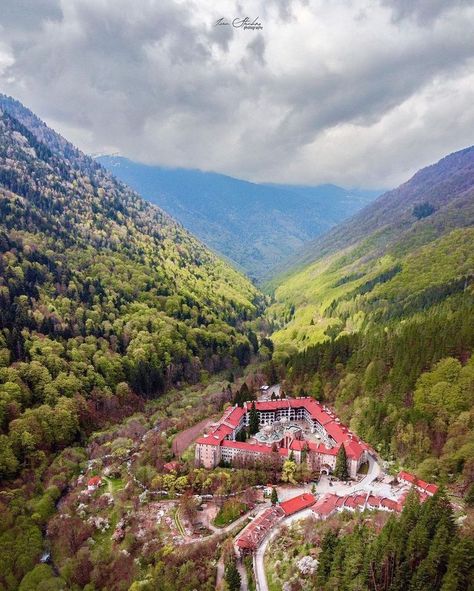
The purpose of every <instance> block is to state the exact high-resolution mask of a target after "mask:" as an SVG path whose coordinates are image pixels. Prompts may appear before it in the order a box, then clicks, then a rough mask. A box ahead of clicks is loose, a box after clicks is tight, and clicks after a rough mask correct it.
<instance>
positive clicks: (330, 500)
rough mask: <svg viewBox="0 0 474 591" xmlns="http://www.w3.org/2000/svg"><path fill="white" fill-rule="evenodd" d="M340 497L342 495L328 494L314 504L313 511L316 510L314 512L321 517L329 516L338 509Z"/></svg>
mask: <svg viewBox="0 0 474 591" xmlns="http://www.w3.org/2000/svg"><path fill="white" fill-rule="evenodd" d="M339 498H340V497H338V496H337V495H334V494H326V495H324V496H323V497H322V498H321V499H319V500H318V501H317V503H316V504H315V505H313V507H312V508H311V511H314V513H316V515H319V516H320V517H327V516H328V515H331V513H333V512H334V511H335V510H336V505H337V501H338V500H339Z"/></svg>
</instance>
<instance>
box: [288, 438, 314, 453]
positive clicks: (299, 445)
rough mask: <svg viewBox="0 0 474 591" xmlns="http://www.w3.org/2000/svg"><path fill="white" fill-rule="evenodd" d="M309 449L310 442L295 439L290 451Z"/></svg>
mask: <svg viewBox="0 0 474 591" xmlns="http://www.w3.org/2000/svg"><path fill="white" fill-rule="evenodd" d="M308 448H309V445H308V442H307V441H305V440H304V439H293V441H292V442H291V443H290V449H292V450H294V451H303V450H305V449H308Z"/></svg>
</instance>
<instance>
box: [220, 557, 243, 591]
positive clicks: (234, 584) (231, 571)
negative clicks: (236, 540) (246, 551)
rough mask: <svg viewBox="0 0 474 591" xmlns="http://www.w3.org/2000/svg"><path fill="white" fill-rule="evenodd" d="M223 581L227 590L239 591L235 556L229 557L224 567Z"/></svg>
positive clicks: (238, 574) (238, 575)
mask: <svg viewBox="0 0 474 591" xmlns="http://www.w3.org/2000/svg"><path fill="white" fill-rule="evenodd" d="M224 578H225V581H226V583H227V586H228V588H229V591H239V589H240V582H241V581H240V573H239V571H238V570H237V565H236V564H235V558H231V559H230V560H229V562H228V563H227V564H226V567H225V574H224Z"/></svg>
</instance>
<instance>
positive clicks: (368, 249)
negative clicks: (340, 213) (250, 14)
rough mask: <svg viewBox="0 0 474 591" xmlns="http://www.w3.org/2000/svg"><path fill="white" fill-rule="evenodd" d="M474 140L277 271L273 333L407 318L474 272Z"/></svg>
mask: <svg viewBox="0 0 474 591" xmlns="http://www.w3.org/2000/svg"><path fill="white" fill-rule="evenodd" d="M473 226H474V146H471V147H468V148H465V149H464V150H460V151H459V152H456V153H454V154H450V155H448V156H446V157H445V158H443V159H442V160H440V161H439V162H438V163H436V164H433V165H431V166H428V167H426V168H424V169H422V170H420V171H419V172H417V173H416V174H415V175H414V176H413V177H412V178H411V179H410V180H408V181H407V182H406V183H404V184H402V185H400V187H398V188H396V189H394V190H392V191H388V192H387V193H385V194H384V195H382V196H381V197H379V198H378V199H377V200H376V201H375V202H374V203H372V204H370V205H368V206H367V207H365V208H364V209H363V210H362V211H360V212H358V213H357V214H356V215H355V216H354V217H352V218H351V219H350V220H347V221H346V222H344V223H342V224H340V225H339V226H337V227H336V228H334V229H333V230H331V231H330V232H328V233H327V234H326V235H324V236H322V237H320V238H317V239H316V240H315V241H313V242H312V243H311V244H309V245H307V247H306V248H305V249H304V250H303V251H302V252H301V253H299V254H298V255H297V256H295V257H293V260H292V261H291V263H292V264H288V266H287V268H286V269H283V270H282V272H281V273H280V274H279V275H277V276H276V277H274V278H273V280H272V287H273V288H276V292H275V295H276V300H277V303H276V305H275V308H274V309H275V311H276V312H277V315H280V316H281V315H282V311H283V310H296V312H295V314H294V316H292V317H291V319H290V317H289V316H288V313H287V312H285V313H283V316H284V317H285V318H286V319H287V320H290V322H289V323H288V324H287V325H286V326H285V327H283V328H282V329H281V330H280V331H278V332H277V333H275V335H274V337H275V339H276V340H277V342H278V341H279V342H280V343H282V344H283V343H286V344H288V345H290V344H291V346H292V347H293V346H295V345H296V344H297V346H298V347H299V348H303V347H306V346H307V345H310V344H312V343H315V342H320V341H321V340H324V339H327V338H328V337H335V336H337V335H339V334H345V333H352V332H357V331H359V330H361V329H363V328H364V327H366V326H368V325H369V324H370V323H373V322H375V321H377V322H379V321H383V320H384V321H386V320H387V319H389V318H394V317H397V318H404V317H405V318H406V317H409V316H410V315H413V314H417V313H424V310H425V309H427V308H429V307H430V306H431V305H435V304H439V303H440V302H442V301H443V300H444V299H445V298H449V297H452V296H454V294H455V293H458V292H462V291H463V290H464V289H466V290H467V291H466V296H467V294H468V293H469V286H471V290H472V281H473V277H474V258H473V257H474V255H473V254H472V253H473V252H474V229H473Z"/></svg>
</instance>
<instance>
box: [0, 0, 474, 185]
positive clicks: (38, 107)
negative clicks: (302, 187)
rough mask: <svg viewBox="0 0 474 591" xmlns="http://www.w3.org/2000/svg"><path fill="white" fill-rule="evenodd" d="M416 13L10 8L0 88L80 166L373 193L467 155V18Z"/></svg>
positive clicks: (343, 5) (68, 4) (239, 7)
mask: <svg viewBox="0 0 474 591" xmlns="http://www.w3.org/2000/svg"><path fill="white" fill-rule="evenodd" d="M427 4H428V3H424V2H421V1H420V2H414V3H413V2H411V3H408V2H406V3H405V2H388V0H383V1H382V3H378V2H376V1H375V0H365V1H360V2H348V1H344V0H340V2H334V3H327V2H323V1H321V2H319V3H316V2H311V3H308V2H290V1H289V0H279V1H277V0H274V1H273V2H269V1H266V2H263V1H262V2H255V1H253V2H250V1H249V2H241V3H235V2H233V1H230V0H229V1H223V2H221V3H219V4H218V8H217V7H216V3H215V2H211V1H210V0H208V1H202V0H201V1H200V2H199V3H197V2H192V1H187V0H183V1H180V2H172V1H170V0H160V1H158V0H157V1H154V0H138V1H137V2H135V3H130V2H129V1H128V0H63V1H62V2H57V3H55V2H53V1H50V2H47V1H46V0H40V1H39V2H33V1H32V2H29V3H27V2H24V1H23V2H22V3H21V4H19V3H18V2H16V3H13V2H11V3H9V4H8V6H9V10H8V11H7V12H6V13H5V12H2V13H1V15H0V27H1V30H0V85H1V87H2V89H3V90H4V91H6V92H8V93H9V94H12V95H14V96H16V97H17V98H19V99H20V100H23V101H24V102H25V103H26V104H27V105H29V106H30V107H31V108H33V109H34V110H35V111H37V112H38V113H39V114H40V115H41V116H42V117H44V118H45V119H46V120H47V121H48V122H50V123H51V124H53V125H54V126H56V127H58V128H59V130H60V131H62V132H63V133H64V134H65V135H67V136H68V137H70V138H71V139H73V140H74V141H76V143H78V144H79V145H80V147H82V148H83V149H85V150H88V151H92V152H94V151H104V150H105V151H119V152H121V153H122V154H124V155H127V156H129V157H131V158H135V159H138V160H142V161H146V162H155V163H161V164H166V165H173V166H179V165H181V166H188V167H198V168H204V169H208V170H209V169H211V170H217V171H220V172H224V173H229V174H233V175H236V176H241V177H245V178H252V179H256V180H271V181H292V182H301V183H312V182H322V181H324V182H326V181H332V182H338V183H348V184H360V185H364V184H371V185H376V186H384V185H385V186H386V185H389V184H393V183H395V182H398V181H400V180H403V178H404V177H405V176H406V175H407V174H409V173H410V172H411V171H412V170H414V169H416V168H417V167H418V166H420V165H422V164H425V163H426V162H429V161H430V160H431V159H435V158H437V157H440V156H442V155H443V154H444V153H446V152H448V151H450V150H454V149H457V148H460V147H462V146H463V145H465V144H468V143H473V138H472V136H471V135H470V133H471V132H470V130H471V129H474V125H473V124H474V108H473V106H472V105H473V104H474V101H473V97H472V94H473V91H472V88H473V84H472V82H473V60H474V26H473V22H474V21H473V18H472V17H473V16H474V13H473V11H472V8H471V7H470V6H467V3H459V7H458V8H457V9H455V10H452V9H450V10H445V11H443V10H442V9H443V7H442V6H441V4H440V5H439V7H438V8H435V7H434V6H433V4H437V3H436V2H435V3H430V6H431V12H429V11H428V8H426V6H425V5H427ZM461 4H462V5H461ZM28 5H29V6H30V9H29V10H28ZM244 16H248V17H249V18H251V19H253V18H257V17H258V18H259V20H260V21H262V24H263V30H262V31H243V30H239V29H234V28H233V27H232V25H229V26H214V24H215V22H216V20H217V19H219V18H221V17H225V18H226V19H228V20H229V21H230V22H231V21H232V19H233V18H235V17H244ZM428 20H430V23H431V24H430V26H429V27H427V26H426V22H427V21H428ZM454 106H456V108H457V109H462V113H463V119H464V123H463V125H462V126H459V127H458V125H457V124H456V113H455V112H453V111H452V109H453V108H454ZM450 109H451V111H450ZM440 118H442V120H441V121H440ZM451 120H452V121H451ZM446 121H449V122H450V124H449V125H446ZM421 138H424V140H423V141H421ZM427 140H429V141H427ZM388 161H389V162H390V165H389V166H387V162H388Z"/></svg>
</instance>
